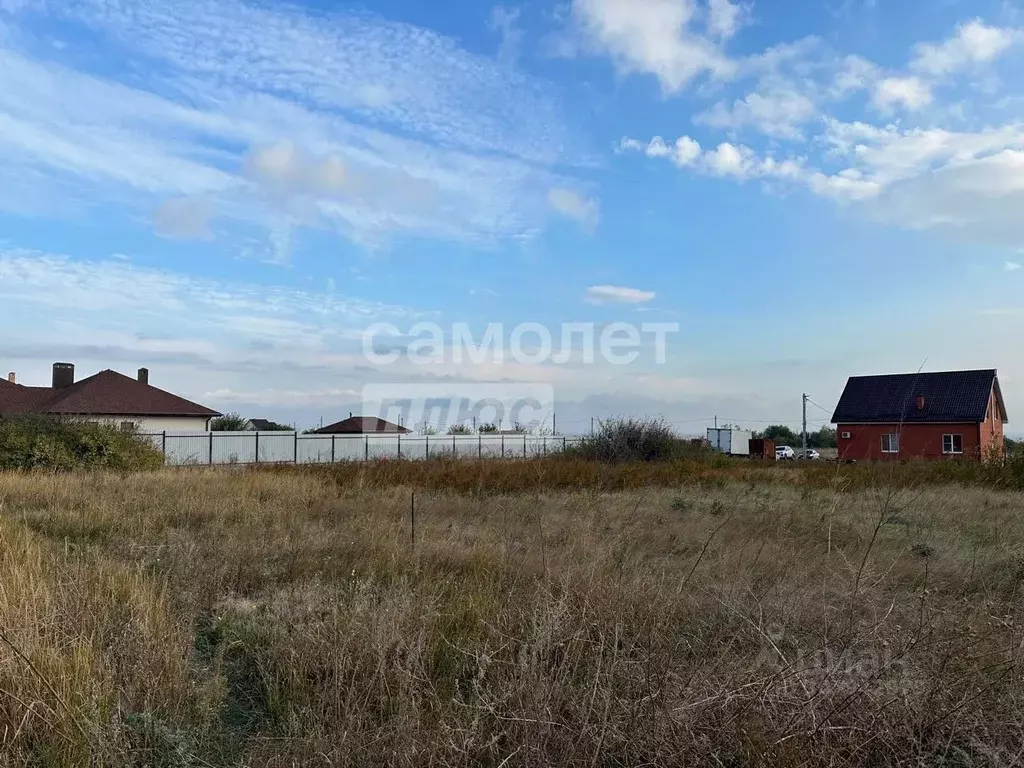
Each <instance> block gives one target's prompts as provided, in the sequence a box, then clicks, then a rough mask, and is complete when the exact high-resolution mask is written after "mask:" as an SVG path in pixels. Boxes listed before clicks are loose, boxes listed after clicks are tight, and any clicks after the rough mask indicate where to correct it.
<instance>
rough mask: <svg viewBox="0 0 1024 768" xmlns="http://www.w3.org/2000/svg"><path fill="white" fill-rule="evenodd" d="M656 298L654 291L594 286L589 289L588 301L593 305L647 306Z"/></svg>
mask: <svg viewBox="0 0 1024 768" xmlns="http://www.w3.org/2000/svg"><path fill="white" fill-rule="evenodd" d="M654 297H655V293H654V291H644V290H641V289H639V288H627V287H625V286H621V285H592V286H590V287H589V288H588V289H587V301H589V302H590V303H591V304H646V303H647V302H649V301H653V300H654Z"/></svg>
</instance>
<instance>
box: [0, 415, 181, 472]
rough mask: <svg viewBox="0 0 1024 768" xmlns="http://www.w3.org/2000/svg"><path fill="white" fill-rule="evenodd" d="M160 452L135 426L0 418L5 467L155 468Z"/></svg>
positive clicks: (0, 466) (1, 460)
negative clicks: (130, 427)
mask: <svg viewBox="0 0 1024 768" xmlns="http://www.w3.org/2000/svg"><path fill="white" fill-rule="evenodd" d="M162 464H163V457H162V456H161V455H160V452H159V451H158V450H157V449H156V447H155V446H153V445H152V444H151V443H150V442H148V441H147V440H146V439H145V438H144V437H142V436H140V435H138V434H137V433H135V432H134V431H122V430H121V429H118V428H117V427H114V426H112V425H109V424H97V423H92V422H85V421H76V420H72V419H61V418H56V417H41V416H31V417H16V418H8V419H0V469H49V470H55V471H68V470H72V469H83V468H84V469H91V468H105V469H154V468H157V467H160V466H162Z"/></svg>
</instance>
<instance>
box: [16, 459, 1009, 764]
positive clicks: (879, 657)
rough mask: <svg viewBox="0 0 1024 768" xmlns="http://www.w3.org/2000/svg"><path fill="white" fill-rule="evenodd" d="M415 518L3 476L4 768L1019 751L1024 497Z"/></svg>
mask: <svg viewBox="0 0 1024 768" xmlns="http://www.w3.org/2000/svg"><path fill="white" fill-rule="evenodd" d="M413 493H414V492H413V491H412V489H411V488H409V487H401V486H398V487H390V488H389V487H369V486H365V485H364V486H363V487H358V486H357V485H351V484H347V485H346V484H339V483H338V482H336V480H335V479H332V478H331V476H330V475H325V474H315V473H309V472H301V473H300V472H295V473H273V472H236V471H226V470H225V471H216V470H194V471H186V472H180V473H174V472H169V473H152V474H138V475H132V476H116V475H109V474H89V475H66V476H41V475H0V503H2V505H3V509H2V518H0V524H2V528H0V536H2V542H3V554H2V556H0V557H2V559H0V584H2V585H3V586H2V588H0V590H2V591H0V621H2V626H3V629H4V632H5V638H6V639H7V640H9V643H8V644H7V645H5V646H4V649H3V653H4V655H3V656H2V657H0V658H2V666H0V704H2V709H0V733H2V742H0V744H2V750H3V752H2V759H0V764H3V765H14V766H28V765H40V764H43V765H62V766H63V765H164V766H192V765H194V766H204V765H218V766H219V765H238V766H242V765H244V766H264V765H266V766H292V765H323V766H334V765H402V766H413V765H417V766H418V765H429V764H443V765H465V766H469V765H473V766H477V765H481V766H499V765H504V766H513V765H552V764H558V765H587V766H593V765H602V766H611V765H637V766H639V765H712V766H716V765H721V766H747V765H750V766H753V765H772V766H777V765H781V766H796V765H801V766H806V765H822V766H824V765H830V766H833V765H914V766H975V765H1009V764H1013V763H1015V762H1020V760H1021V758H1022V755H1024V734H1022V725H1021V720H1022V718H1021V713H1022V712H1024V689H1022V687H1021V685H1020V682H1021V680H1020V677H1021V669H1022V668H1021V661H1022V659H1021V654H1022V642H1024V634H1022V632H1021V630H1020V628H1019V626H1018V621H1019V613H1020V606H1021V592H1020V588H1021V582H1022V579H1024V548H1022V544H1021V541H1022V534H1024V522H1022V520H1021V510H1022V508H1024V505H1022V497H1021V495H1020V494H1018V493H1013V492H1005V491H993V490H985V489H977V488H975V489H965V488H959V487H954V486H942V487H935V488H923V489H908V490H903V491H898V492H894V491H893V489H891V488H890V489H884V488H877V489H876V488H866V489H861V490H857V491H847V492H840V493H836V492H833V491H832V490H829V489H827V488H823V487H822V488H819V487H814V486H811V485H798V484H786V483H775V484H765V483H761V482H758V481H757V480H751V479H743V480H737V479H728V478H725V479H720V480H718V481H716V482H705V483H685V484H679V485H677V486H676V487H667V488H658V489H640V490H629V491H621V492H620V491H616V492H606V491H602V490H587V489H583V490H575V491H567V492H545V493H531V492H523V491H520V492H518V493H493V494H479V493H474V494H464V493H463V494H455V493H450V492H445V491H441V490H425V489H422V488H421V489H418V490H416V491H415V500H414V499H413ZM413 509H415V540H413V525H412V515H411V512H412V510H413ZM29 662H31V664H30V663H29Z"/></svg>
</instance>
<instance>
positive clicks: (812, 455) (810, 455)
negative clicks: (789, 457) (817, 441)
mask: <svg viewBox="0 0 1024 768" xmlns="http://www.w3.org/2000/svg"><path fill="white" fill-rule="evenodd" d="M801 458H803V459H807V460H808V461H818V460H819V459H820V458H821V454H820V453H818V452H817V451H816V450H814V449H813V448H808V449H807V450H806V451H803V452H802V454H801Z"/></svg>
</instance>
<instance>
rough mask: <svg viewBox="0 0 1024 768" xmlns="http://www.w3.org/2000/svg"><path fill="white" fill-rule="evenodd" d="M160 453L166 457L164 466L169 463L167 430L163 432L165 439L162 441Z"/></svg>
mask: <svg viewBox="0 0 1024 768" xmlns="http://www.w3.org/2000/svg"><path fill="white" fill-rule="evenodd" d="M160 451H161V453H163V455H164V464H166V463H167V430H166V429H165V430H164V431H163V439H162V440H161V441H160Z"/></svg>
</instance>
